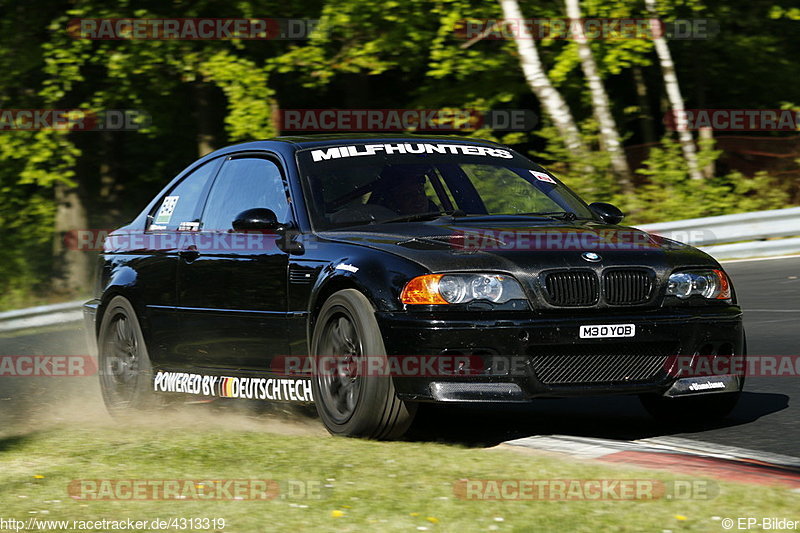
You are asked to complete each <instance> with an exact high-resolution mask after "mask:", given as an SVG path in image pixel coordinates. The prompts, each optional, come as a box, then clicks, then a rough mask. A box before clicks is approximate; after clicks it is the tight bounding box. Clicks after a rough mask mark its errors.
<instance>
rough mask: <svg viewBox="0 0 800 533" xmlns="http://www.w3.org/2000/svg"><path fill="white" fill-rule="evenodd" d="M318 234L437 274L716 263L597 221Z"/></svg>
mask: <svg viewBox="0 0 800 533" xmlns="http://www.w3.org/2000/svg"><path fill="white" fill-rule="evenodd" d="M320 236H321V237H323V238H325V239H329V240H332V241H336V242H340V243H349V244H355V245H359V246H365V247H369V248H373V249H376V250H383V251H385V252H389V253H392V254H396V255H399V256H401V257H405V258H407V259H410V260H412V261H415V262H417V263H418V264H420V265H422V266H423V267H425V268H426V269H428V270H429V271H431V272H434V273H436V272H447V271H495V272H506V273H509V274H513V275H515V276H516V277H518V278H519V279H525V278H531V277H532V276H536V275H538V273H539V272H541V271H543V270H549V269H562V268H567V269H573V268H586V269H592V270H596V271H601V270H603V269H605V268H609V267H620V266H622V267H624V266H639V267H649V268H652V269H653V270H655V271H656V273H657V274H659V275H663V276H668V275H669V272H671V271H672V270H673V269H674V268H675V267H678V266H691V267H703V266H708V267H713V268H718V264H717V262H716V261H714V259H712V258H711V257H710V256H708V255H707V254H705V253H703V252H701V251H699V250H697V249H695V248H693V247H691V246H688V245H685V244H682V243H679V242H676V241H672V240H669V239H665V238H662V237H658V236H655V235H651V234H648V233H646V232H644V231H641V230H638V229H635V228H630V227H626V226H614V225H608V224H602V223H599V222H595V221H575V222H557V221H552V222H550V221H548V222H542V223H538V222H537V223H531V222H497V223H495V222H489V223H486V222H481V223H474V222H470V221H466V222H463V223H462V221H461V220H457V219H456V220H454V221H452V222H442V221H432V222H422V223H419V222H417V223H393V224H375V225H371V226H358V227H355V228H348V229H345V230H339V231H329V232H323V233H321V234H320ZM592 253H593V254H596V255H597V257H594V256H592V255H591V254H592ZM587 254H589V255H588V257H587Z"/></svg>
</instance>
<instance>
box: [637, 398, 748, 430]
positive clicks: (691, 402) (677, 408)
mask: <svg viewBox="0 0 800 533" xmlns="http://www.w3.org/2000/svg"><path fill="white" fill-rule="evenodd" d="M740 396H741V392H724V393H717V394H706V395H703V396H694V397H684V398H665V397H663V396H657V395H654V394H642V395H641V396H639V399H640V400H641V402H642V406H643V407H644V408H645V410H646V411H647V412H648V413H650V415H651V416H652V417H653V418H655V419H656V420H658V421H660V422H665V423H668V424H672V425H681V424H686V425H696V424H703V423H708V422H716V421H718V420H720V419H723V418H725V417H726V416H728V414H730V412H731V411H733V408H734V407H736V403H737V402H738V401H739V397H740Z"/></svg>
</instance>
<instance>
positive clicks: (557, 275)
mask: <svg viewBox="0 0 800 533" xmlns="http://www.w3.org/2000/svg"><path fill="white" fill-rule="evenodd" d="M544 287H545V292H546V294H547V299H548V300H549V301H550V303H551V304H553V305H561V306H577V305H592V304H596V303H597V300H598V299H599V297H600V290H599V286H598V282H597V275H596V274H595V273H594V272H591V271H587V270H576V271H564V272H551V273H549V274H547V275H546V276H545V280H544Z"/></svg>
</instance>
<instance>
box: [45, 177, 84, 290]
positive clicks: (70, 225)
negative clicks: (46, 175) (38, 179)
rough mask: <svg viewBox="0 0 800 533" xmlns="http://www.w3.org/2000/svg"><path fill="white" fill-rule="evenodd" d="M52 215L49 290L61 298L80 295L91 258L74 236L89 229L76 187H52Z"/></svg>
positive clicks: (59, 184) (60, 184) (59, 185)
mask: <svg viewBox="0 0 800 533" xmlns="http://www.w3.org/2000/svg"><path fill="white" fill-rule="evenodd" d="M55 200H56V215H55V240H54V242H53V263H54V265H55V269H54V270H55V272H54V276H53V290H54V291H55V292H57V293H59V294H62V295H76V296H77V295H81V293H83V292H85V291H86V290H87V289H88V288H89V277H90V274H91V257H92V254H91V253H90V251H89V250H82V249H80V248H79V247H78V246H77V244H78V241H77V240H76V239H75V238H72V237H74V235H75V233H74V232H75V231H76V230H87V229H89V221H88V217H87V215H86V209H85V207H84V205H83V201H82V200H81V197H80V194H78V189H77V188H70V187H69V186H68V185H66V184H64V183H57V184H56V186H55Z"/></svg>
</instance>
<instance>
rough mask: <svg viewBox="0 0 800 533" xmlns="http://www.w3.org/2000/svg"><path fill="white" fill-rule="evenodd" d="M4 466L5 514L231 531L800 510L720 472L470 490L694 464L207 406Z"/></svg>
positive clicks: (58, 443)
mask: <svg viewBox="0 0 800 533" xmlns="http://www.w3.org/2000/svg"><path fill="white" fill-rule="evenodd" d="M0 472H2V484H0V507H1V508H2V513H0V515H2V516H0V517H2V518H6V519H7V518H15V519H17V520H28V519H29V518H31V517H32V516H33V517H36V518H38V519H39V520H69V521H72V520H102V519H106V520H124V519H128V518H130V519H133V520H147V521H151V520H153V519H156V518H161V519H168V518H172V517H186V518H189V517H207V518H224V519H225V521H226V527H225V528H224V529H222V530H223V531H232V532H247V531H311V530H313V531H365V530H366V531H372V530H380V531H458V532H465V531H603V530H614V531H663V530H670V531H723V528H722V526H721V521H720V519H721V518H727V517H732V518H736V517H748V516H749V517H765V516H773V517H775V516H776V517H786V518H793V519H799V518H800V516H797V515H798V512H797V509H798V503H800V495H798V494H794V493H791V492H789V491H787V490H785V489H779V488H764V487H753V486H749V485H738V484H731V483H719V484H718V491H719V492H718V494H717V495H716V497H713V498H710V499H687V500H682V499H659V500H645V501H616V500H610V501H481V500H465V499H463V498H461V497H459V496H457V495H456V494H455V492H454V484H455V483H456V482H457V481H458V480H461V479H465V478H467V479H648V480H651V479H657V480H663V481H666V482H668V483H669V482H670V481H673V480H676V479H687V476H673V475H670V474H667V473H654V472H652V471H645V470H637V469H619V468H610V467H608V466H603V465H600V464H597V463H593V462H579V461H575V460H564V459H561V458H555V457H552V456H546V455H537V454H531V453H526V454H521V453H515V452H513V451H507V450H501V449H490V450H485V449H469V448H462V447H457V446H452V445H443V444H436V443H381V442H369V441H360V440H350V439H341V438H331V437H328V436H324V435H320V434H318V433H310V434H303V433H302V432H300V433H298V434H295V435H282V434H274V433H268V432H263V431H259V430H253V429H252V428H230V427H228V428H225V427H220V426H219V425H216V424H213V423H209V421H207V420H204V419H202V418H200V419H197V421H196V422H188V423H187V422H182V423H175V422H174V421H171V420H169V419H160V418H159V417H157V416H153V418H152V420H151V421H149V422H148V423H146V424H140V423H135V424H125V425H123V424H117V425H112V426H101V427H87V428H83V429H74V428H70V427H56V428H52V429H47V430H43V431H40V432H32V433H27V434H16V435H14V434H11V435H6V436H5V437H4V438H2V439H0ZM81 479H157V480H164V479H194V480H221V479H271V480H275V481H277V482H278V483H279V485H280V486H282V487H286V486H287V485H286V484H287V483H289V482H290V481H294V482H295V483H298V482H311V483H312V485H311V486H319V487H320V488H321V492H320V493H319V497H312V498H307V497H300V496H292V495H290V494H287V493H283V494H282V495H281V496H279V497H277V498H275V499H273V500H270V501H230V500H228V501H190V500H179V501H174V500H173V501H80V500H75V499H72V498H70V496H69V495H68V490H67V487H68V485H69V484H70V482H71V481H73V480H81ZM315 483H316V484H318V485H314V484H315ZM305 486H306V488H307V489H306V490H308V487H309V485H305ZM423 528H424V529H423ZM109 530H110V529H109ZM217 530H221V529H220V528H217Z"/></svg>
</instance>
